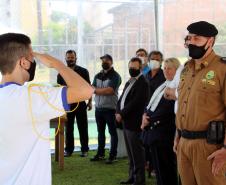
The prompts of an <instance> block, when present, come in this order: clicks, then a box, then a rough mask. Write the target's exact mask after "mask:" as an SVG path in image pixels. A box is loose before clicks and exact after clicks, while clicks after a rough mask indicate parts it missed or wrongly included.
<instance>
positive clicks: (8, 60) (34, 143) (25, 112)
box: [0, 33, 93, 185]
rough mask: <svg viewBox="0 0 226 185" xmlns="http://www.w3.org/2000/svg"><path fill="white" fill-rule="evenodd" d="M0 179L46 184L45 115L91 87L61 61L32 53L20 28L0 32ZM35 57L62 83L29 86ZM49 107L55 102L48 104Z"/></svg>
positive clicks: (16, 184)
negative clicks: (59, 76) (8, 31)
mask: <svg viewBox="0 0 226 185" xmlns="http://www.w3.org/2000/svg"><path fill="white" fill-rule="evenodd" d="M0 43H1V45H0V72H1V74H2V81H1V84H0V119H1V121H0V146H1V150H0V184H1V185H50V184H51V158H50V143H49V141H48V140H43V139H42V137H41V136H43V137H47V138H48V136H49V120H50V119H52V118H54V117H58V116H61V115H63V114H65V111H64V110H69V109H68V104H71V103H75V102H78V101H83V100H87V99H89V98H90V97H91V95H92V93H93V88H92V87H91V86H90V85H89V84H88V83H87V82H86V81H85V80H83V79H82V78H81V77H80V76H79V75H78V74H77V73H75V72H74V71H73V70H71V69H70V68H68V67H66V66H65V65H64V64H63V63H62V62H61V61H59V60H57V59H55V58H53V57H51V56H49V55H46V54H39V53H33V51H32V48H31V40H30V38H29V37H27V36H26V35H23V34H17V33H7V34H3V35H0ZM33 57H36V58H37V59H39V60H40V61H41V62H42V63H43V64H44V65H46V66H47V67H50V68H54V69H56V70H57V71H58V72H59V73H60V75H61V76H62V77H63V78H64V80H65V81H66V83H67V87H43V86H41V87H38V86H34V87H29V86H25V85H24V83H25V82H27V81H31V80H33V78H34V75H35V67H36V63H35V61H34V59H33ZM54 107H55V108H54Z"/></svg>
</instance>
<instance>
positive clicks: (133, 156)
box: [116, 57, 149, 185]
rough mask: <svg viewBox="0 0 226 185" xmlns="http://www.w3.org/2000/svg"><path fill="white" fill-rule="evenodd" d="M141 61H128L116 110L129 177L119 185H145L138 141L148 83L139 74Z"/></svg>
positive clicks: (140, 144)
mask: <svg viewBox="0 0 226 185" xmlns="http://www.w3.org/2000/svg"><path fill="white" fill-rule="evenodd" d="M141 68H142V61H141V60H140V58H137V57H135V58H132V59H131V60H130V61H129V74H130V76H131V78H130V79H129V80H128V81H127V82H126V84H125V87H124V89H123V92H122V95H121V97H120V98H119V101H118V103H117V109H116V120H117V122H118V123H121V124H122V126H123V132H124V139H125V144H126V149H127V153H128V158H129V177H128V179H127V180H125V181H121V182H120V184H134V185H135V184H137V185H138V184H139V185H144V184H145V170H144V164H145V156H144V155H145V154H144V147H143V144H142V142H141V139H140V134H141V129H140V126H141V122H142V114H143V111H144V108H145V105H146V103H147V101H148V98H149V91H148V90H149V88H148V82H147V81H146V79H145V78H144V76H143V75H142V73H141Z"/></svg>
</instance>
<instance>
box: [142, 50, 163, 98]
mask: <svg viewBox="0 0 226 185" xmlns="http://www.w3.org/2000/svg"><path fill="white" fill-rule="evenodd" d="M162 61H163V54H162V53H161V52H160V51H156V50H154V51H151V52H150V53H149V55H148V66H149V68H150V70H149V72H148V73H147V74H146V75H145V78H146V79H147V81H148V82H149V86H150V97H151V96H152V94H153V93H154V91H155V90H156V88H157V87H158V86H159V85H161V84H162V82H164V81H165V80H166V79H165V77H164V74H163V70H162V69H161V63H162Z"/></svg>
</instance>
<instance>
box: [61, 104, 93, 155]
mask: <svg viewBox="0 0 226 185" xmlns="http://www.w3.org/2000/svg"><path fill="white" fill-rule="evenodd" d="M76 106H77V104H71V105H70V109H71V110H73V109H75V107H76ZM86 108H87V106H86V103H85V102H80V103H79V106H78V108H77V109H76V110H75V111H73V112H71V113H67V119H68V121H67V123H66V147H65V151H66V152H68V153H72V152H73V151H74V148H75V145H74V122H75V117H76V122H77V127H78V131H79V139H80V144H81V151H82V152H87V151H88V150H89V146H88V142H89V138H88V120H87V110H86Z"/></svg>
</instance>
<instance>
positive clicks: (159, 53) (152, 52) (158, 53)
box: [148, 50, 163, 61]
mask: <svg viewBox="0 0 226 185" xmlns="http://www.w3.org/2000/svg"><path fill="white" fill-rule="evenodd" d="M151 55H159V56H160V57H161V61H163V54H162V53H161V51H158V50H153V51H151V52H150V53H149V54H148V59H150V58H151Z"/></svg>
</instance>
